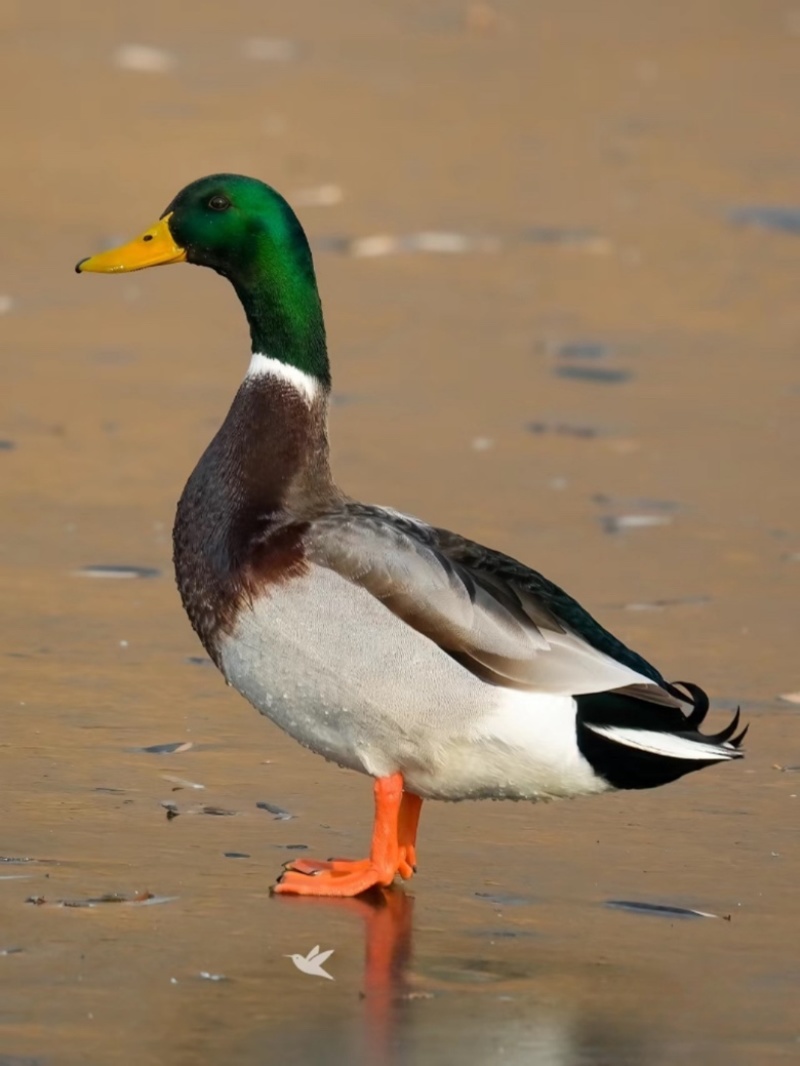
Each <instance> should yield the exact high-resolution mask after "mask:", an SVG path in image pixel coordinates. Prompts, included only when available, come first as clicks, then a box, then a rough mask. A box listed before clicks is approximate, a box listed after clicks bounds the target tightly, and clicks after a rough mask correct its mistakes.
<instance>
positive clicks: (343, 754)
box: [77, 175, 744, 896]
mask: <svg viewBox="0 0 800 1066" xmlns="http://www.w3.org/2000/svg"><path fill="white" fill-rule="evenodd" d="M184 260H185V261H188V262H191V263H197V264H199V265H202V266H210V267H212V268H213V269H214V270H216V271H217V272H218V273H220V274H222V275H223V276H225V277H227V278H229V279H230V281H231V282H232V283H233V285H234V288H235V289H236V292H237V293H238V295H239V298H240V300H241V302H242V305H243V307H244V310H245V313H246V315H247V318H248V321H249V324H250V332H251V337H252V348H253V356H252V360H251V363H250V368H249V371H248V373H247V376H246V378H245V381H244V383H243V384H242V386H241V388H240V389H239V391H238V393H237V394H236V397H235V399H234V401H233V405H232V407H231V409H230V412H229V413H228V416H227V418H226V419H225V422H224V423H223V425H222V427H221V428H220V430H219V432H218V433H217V435H216V436H215V438H214V440H213V441H212V442H211V444H210V445H209V447H208V448H207V450H206V452H205V454H204V455H203V457H202V458H201V460H200V462H199V463H198V465H197V467H196V469H195V471H194V473H193V474H192V475H191V477H190V478H189V482H188V484H187V486H186V488H185V490H184V493H183V496H182V497H181V501H180V503H179V505H178V513H177V518H176V522H175V531H174V542H175V566H176V572H177V579H178V586H179V588H180V592H181V596H182V598H183V602H184V606H185V607H186V610H187V612H188V614H189V617H190V619H191V622H192V625H193V626H194V628H195V630H196V631H197V633H198V634H199V636H200V639H201V640H202V641H203V643H204V645H205V647H206V648H207V650H208V652H209V654H210V655H211V657H212V659H213V660H214V662H215V663H216V664H217V666H218V667H219V668H220V669H221V670H222V672H223V673H224V675H225V677H226V678H227V680H228V681H229V683H230V684H232V685H233V686H234V687H236V688H237V689H238V690H239V691H240V692H241V693H242V694H243V695H244V696H246V697H247V699H249V700H250V702H251V703H253V704H254V706H255V707H256V708H257V709H258V710H260V711H261V712H262V713H263V714H266V715H268V716H269V717H270V718H271V719H272V720H273V721H275V722H276V723H277V724H278V725H280V726H281V727H282V728H284V729H285V730H286V731H287V732H288V733H290V734H291V735H292V736H293V737H295V738H296V739H297V740H299V741H300V742H301V743H302V744H304V745H306V746H307V747H309V748H311V749H313V750H314V751H316V752H318V753H319V754H321V755H324V756H325V757H326V758H328V759H331V760H333V761H335V762H337V763H339V764H340V765H342V766H346V767H350V768H352V769H355V770H360V771H363V772H364V773H367V774H370V775H371V776H372V777H374V778H375V779H376V782H375V804H376V815H375V825H374V830H373V837H372V847H371V851H370V856H369V858H368V859H364V860H362V861H358V862H349V861H343V860H339V861H333V862H316V861H312V860H301V861H298V862H296V863H294V864H292V866H291V867H290V869H289V870H288V872H286V873H285V874H284V876H283V878H282V880H281V882H280V884H279V885H278V886H277V888H276V891H278V892H281V893H294V894H303V895H342V896H348V895H355V894H357V893H360V892H363V891H364V890H366V889H367V888H369V887H370V886H372V885H376V884H377V885H386V884H388V883H389V882H391V881H392V879H393V878H394V876H395V874H397V873H399V874H400V875H401V876H403V877H409V876H411V874H412V872H413V869H414V866H415V862H416V856H415V842H416V831H417V820H418V818H419V811H420V805H421V801H422V798H428V797H430V798H434V799H451V800H455V799H465V798H510V799H529V800H536V799H549V798H553V797H557V796H577V795H581V794H590V793H599V792H605V791H608V790H609V789H613V788H650V787H653V786H656V785H662V784H665V783H666V782H668V781H673V780H675V779H676V778H678V777H681V776H682V775H683V774H686V773H689V772H690V771H693V770H699V769H700V768H702V767H704V766H708V765H710V764H711V763H715V762H723V761H728V760H730V759H734V758H737V757H738V756H739V755H740V754H741V753H740V752H739V751H738V750H737V749H738V748H739V745H740V743H741V741H742V738H743V736H744V733H740V734H739V735H738V736H734V733H735V731H736V727H737V723H738V713H737V715H736V717H735V718H734V720H733V722H731V723H730V725H728V726H727V727H726V728H725V729H723V730H722V731H721V732H719V733H717V734H715V735H712V736H704V735H702V734H701V733H700V732H699V731H698V728H699V726H700V724H701V723H702V721H703V720H704V718H705V715H706V711H707V709H708V701H707V699H706V697H705V695H704V694H703V693H702V691H701V690H700V689H698V688H696V687H693V686H686V685H685V686H683V688H682V689H679V688H676V687H675V686H673V685H671V684H669V683H668V682H666V681H665V680H664V678H663V677H662V676H661V674H660V673H659V672H658V671H657V670H656V669H655V668H654V667H652V666H651V665H650V664H649V663H647V662H646V661H645V660H644V659H642V658H641V657H640V656H639V655H637V654H636V653H634V652H632V651H630V650H629V649H628V648H626V647H625V645H624V644H622V643H621V642H620V641H618V640H617V639H616V638H615V637H613V636H612V635H611V634H610V633H608V632H607V631H606V630H605V629H603V628H602V626H600V625H599V624H598V623H597V622H595V620H594V619H593V618H591V617H590V615H589V614H587V612H586V611H584V610H583V609H582V608H581V607H580V606H579V605H578V604H577V603H576V602H575V600H573V599H571V598H570V597H569V596H567V595H566V593H564V592H563V591H562V590H561V589H560V588H558V587H557V586H555V585H554V584H552V583H551V582H550V581H548V580H547V579H546V578H544V577H542V576H541V574H538V573H536V572H535V571H533V570H529V569H528V568H527V567H525V566H523V565H522V564H521V563H518V562H516V561H515V560H513V559H511V558H509V557H508V556H505V555H502V554H500V553H499V552H495V551H491V550H490V549H488V548H484V547H482V546H481V545H479V544H475V543H473V542H472V541H469V540H467V539H465V538H463V537H461V536H458V535H457V534H454V533H449V532H447V531H446V530H441V529H436V528H434V527H432V526H429V525H426V524H425V523H424V522H420V521H418V520H417V519H415V518H411V517H409V516H407V515H403V514H399V513H398V512H396V511H392V510H390V509H388V508H384V507H374V506H369V505H366V504H361V503H356V502H355V501H353V500H350V499H348V498H347V497H346V496H345V495H344V494H343V493H342V492H341V491H340V490H339V489H338V488H337V487H336V485H335V484H334V482H333V480H332V478H331V473H330V468H329V465H328V441H327V435H326V408H327V400H328V392H329V387H330V374H329V367H328V357H327V353H326V346H325V330H324V325H323V319H322V310H321V307H320V302H319V296H318V293H317V286H316V281H315V277H314V268H313V264H312V260H311V253H310V251H309V247H308V242H307V240H306V237H305V234H304V233H303V230H302V228H301V226H300V223H299V222H298V220H297V218H296V217H295V215H294V213H293V211H292V210H291V208H290V207H289V205H288V204H287V203H286V201H285V200H283V199H282V198H281V197H280V196H279V195H278V194H277V193H276V192H275V191H274V190H272V189H271V188H269V187H268V186H266V185H264V184H262V183H261V182H259V181H255V180H253V179H250V178H243V177H238V176H235V175H216V176H213V177H209V178H203V179H201V180H199V181H196V182H194V183H193V184H192V185H189V186H188V187H187V188H185V189H184V190H183V191H182V192H181V193H179V194H178V196H177V197H176V198H175V199H174V200H173V202H172V203H171V204H170V206H169V207H168V208H167V211H166V212H165V213H164V215H163V216H162V218H161V220H160V221H159V222H158V223H157V224H156V225H155V226H153V227H152V228H151V229H150V230H148V231H147V232H146V233H144V234H143V235H142V236H141V237H140V238H138V239H137V240H135V241H133V242H131V243H130V244H128V245H125V246H124V247H122V248H119V249H116V250H114V251H110V252H104V253H102V254H101V255H97V256H94V257H93V258H91V259H85V260H82V261H81V262H80V263H79V264H78V267H77V269H78V270H79V271H100V272H116V271H126V270H138V269H141V268H143V267H147V266H155V265H157V264H159V263H173V262H180V261H184Z"/></svg>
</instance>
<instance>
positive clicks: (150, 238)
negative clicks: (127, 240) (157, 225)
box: [142, 233, 153, 241]
mask: <svg viewBox="0 0 800 1066" xmlns="http://www.w3.org/2000/svg"><path fill="white" fill-rule="evenodd" d="M152 239H153V234H152V233H145V235H144V237H142V240H143V241H152Z"/></svg>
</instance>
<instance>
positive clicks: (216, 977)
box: [199, 970, 228, 981]
mask: <svg viewBox="0 0 800 1066" xmlns="http://www.w3.org/2000/svg"><path fill="white" fill-rule="evenodd" d="M199 976H200V977H202V979H203V980H204V981H227V980H228V978H227V977H226V976H225V974H224V973H209V972H208V970H201V971H200V974H199Z"/></svg>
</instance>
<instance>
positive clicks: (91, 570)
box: [74, 563, 161, 578]
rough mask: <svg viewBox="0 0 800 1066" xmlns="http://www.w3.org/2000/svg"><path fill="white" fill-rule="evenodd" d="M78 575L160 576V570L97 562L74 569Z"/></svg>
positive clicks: (112, 576) (149, 567)
mask: <svg viewBox="0 0 800 1066" xmlns="http://www.w3.org/2000/svg"><path fill="white" fill-rule="evenodd" d="M74 573H75V576H76V577H106V578H134V577H142V578H149V577H159V576H160V575H161V571H160V570H156V569H155V568H154V567H152V566H112V565H110V564H109V565H107V564H105V563H97V564H94V565H92V566H82V567H81V568H80V570H75V571H74Z"/></svg>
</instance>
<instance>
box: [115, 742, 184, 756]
mask: <svg viewBox="0 0 800 1066" xmlns="http://www.w3.org/2000/svg"><path fill="white" fill-rule="evenodd" d="M193 747H194V742H193V741H191V740H173V741H172V742H171V743H169V744H150V745H149V747H146V748H131V749H130V750H131V751H140V752H145V753H146V754H147V755H180V754H181V753H183V752H184V751H191V750H192V748H193Z"/></svg>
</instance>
